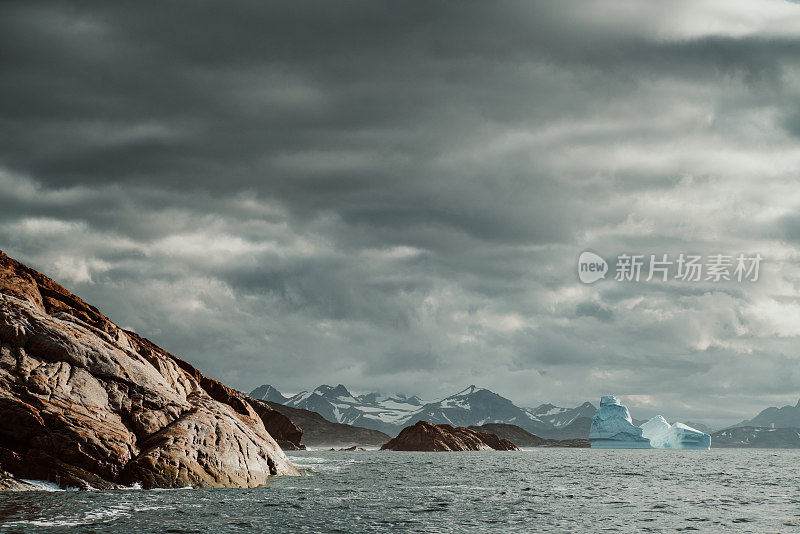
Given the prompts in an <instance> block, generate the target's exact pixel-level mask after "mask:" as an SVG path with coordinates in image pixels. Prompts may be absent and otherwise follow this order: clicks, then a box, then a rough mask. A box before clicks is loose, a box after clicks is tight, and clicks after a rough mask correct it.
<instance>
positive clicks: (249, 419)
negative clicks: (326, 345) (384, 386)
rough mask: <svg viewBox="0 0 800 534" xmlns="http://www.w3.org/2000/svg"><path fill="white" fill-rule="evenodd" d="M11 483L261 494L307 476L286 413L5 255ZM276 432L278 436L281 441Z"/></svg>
mask: <svg viewBox="0 0 800 534" xmlns="http://www.w3.org/2000/svg"><path fill="white" fill-rule="evenodd" d="M0 420H2V422H3V423H2V425H0V473H2V477H0V478H2V480H1V481H0V488H2V487H9V488H14V487H19V486H24V484H22V483H20V482H19V479H39V480H47V481H51V482H55V483H57V484H59V485H60V486H62V487H67V486H71V487H84V488H85V487H94V488H114V487H119V486H121V485H130V484H134V483H138V484H141V485H142V487H145V488H153V487H164V488H176V487H186V486H192V487H254V486H259V485H262V484H264V482H265V481H266V480H267V477H269V476H270V475H294V474H298V471H297V469H296V468H295V467H294V466H293V465H292V464H291V463H290V462H289V460H288V459H287V458H286V456H285V455H284V453H283V451H282V450H281V447H280V446H279V443H278V442H276V440H275V439H273V438H274V437H275V438H277V439H278V440H279V441H280V443H282V444H283V445H284V446H287V447H290V446H299V444H300V438H301V434H302V432H301V431H300V429H299V428H298V427H297V426H296V425H294V423H292V421H290V420H289V419H288V418H287V417H286V416H284V415H283V414H281V413H280V412H277V411H276V410H273V409H272V408H271V407H270V406H269V405H267V404H266V403H263V402H260V401H255V400H254V399H250V398H248V397H246V396H245V395H243V394H242V393H239V392H237V391H234V390H232V389H230V388H228V387H227V386H225V385H224V384H222V383H220V382H218V381H216V380H214V379H212V378H209V377H206V376H204V375H203V374H202V373H201V372H200V371H199V370H197V369H196V368H194V367H193V366H192V365H190V364H188V363H187V362H185V361H183V360H181V359H179V358H177V357H176V356H174V355H172V354H170V353H169V352H167V351H165V350H164V349H162V348H160V347H158V346H156V345H155V344H154V343H152V342H150V341H149V340H147V339H145V338H142V337H140V336H138V335H137V334H135V333H133V332H131V331H128V330H124V329H122V328H120V327H118V326H117V325H115V324H114V323H113V322H111V321H110V320H109V319H108V318H106V317H105V316H104V315H103V314H101V313H100V311H99V310H98V309H97V308H95V307H94V306H91V305H90V304H87V303H86V302H84V301H83V300H81V299H80V298H79V297H77V296H75V295H73V294H72V293H70V292H69V291H67V290H66V289H64V288H63V287H62V286H60V285H59V284H57V283H56V282H54V281H53V280H51V279H50V278H48V277H46V276H44V275H42V274H40V273H38V272H36V271H35V270H33V269H30V268H28V267H27V266H25V265H23V264H22V263H20V262H18V261H15V260H13V259H11V258H9V257H8V256H7V255H5V254H4V253H2V252H0ZM270 433H274V434H273V435H270Z"/></svg>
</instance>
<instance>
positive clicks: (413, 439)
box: [381, 421, 517, 452]
mask: <svg viewBox="0 0 800 534" xmlns="http://www.w3.org/2000/svg"><path fill="white" fill-rule="evenodd" d="M492 449H494V450H497V451H516V450H517V446H516V445H514V444H513V443H511V442H510V441H508V440H507V439H503V438H499V437H497V436H496V435H495V434H488V433H486V432H476V431H474V430H470V429H469V428H464V427H452V426H450V425H434V424H433V423H429V422H427V421H419V422H418V423H416V424H414V425H412V426H407V427H406V428H404V429H403V430H402V431H401V432H400V434H398V435H397V437H396V438H394V439H392V440H390V441H389V442H388V443H384V444H383V446H381V450H392V451H435V452H439V451H480V450H492Z"/></svg>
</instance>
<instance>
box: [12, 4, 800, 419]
mask: <svg viewBox="0 0 800 534" xmlns="http://www.w3.org/2000/svg"><path fill="white" fill-rule="evenodd" d="M561 4H563V3H560V4H558V3H551V2H499V3H491V4H487V3H479V2H433V3H431V2H419V3H418V2H404V3H402V4H397V3H396V2H336V3H333V2H310V3H301V4H298V3H281V2H266V3H265V2H246V1H241V2H236V3H225V2H204V3H197V2H186V3H180V2H177V3H170V5H169V6H168V7H165V6H163V5H161V4H154V5H153V6H150V7H145V6H144V5H143V4H141V3H140V2H131V3H127V2H113V3H102V2H97V3H91V2H77V3H73V4H70V5H66V4H63V3H40V2H8V3H5V4H4V5H3V6H2V8H0V9H2V10H3V16H2V17H0V49H1V50H3V54H2V58H1V59H0V68H2V71H3V75H2V78H1V79H0V80H1V81H0V121H2V126H3V127H2V129H1V130H0V132H2V133H0V135H2V143H0V248H2V249H3V250H6V251H7V252H8V253H9V254H11V255H13V256H16V257H18V258H20V259H22V260H23V261H26V262H28V263H30V264H32V265H34V266H35V267H37V268H39V269H41V270H43V271H45V272H47V273H50V274H52V275H53V276H55V277H57V278H59V279H60V280H62V281H63V282H65V283H66V284H67V285H68V286H69V287H70V288H71V289H73V290H74V291H76V292H78V293H80V294H81V295H82V296H84V297H85V298H86V299H87V300H89V301H91V302H93V303H95V304H97V305H99V306H100V307H101V308H102V309H103V311H104V312H106V313H107V314H108V315H110V316H111V317H112V318H113V319H114V320H116V321H117V322H119V323H121V324H123V325H126V326H130V327H133V328H135V329H136V330H137V331H139V332H141V333H142V334H144V335H146V336H149V337H151V338H153V339H154V341H156V342H158V343H160V344H162V345H164V346H165V347H166V348H168V349H170V350H172V351H175V352H178V353H181V354H183V355H184V356H185V357H186V358H188V359H190V360H191V361H193V362H195V363H197V364H198V365H200V366H201V367H203V368H205V369H206V370H207V371H208V372H210V373H212V374H214V375H217V376H219V377H221V378H222V379H224V380H227V381H229V382H230V383H232V385H234V386H237V387H240V388H242V389H249V388H251V387H254V386H256V385H258V384H260V383H263V382H269V383H272V384H274V385H275V386H277V387H279V388H280V389H283V390H288V391H292V390H298V389H300V388H306V387H309V386H313V385H315V384H317V383H321V382H344V383H346V384H348V385H350V386H352V387H353V388H354V389H356V390H358V389H372V388H380V389H384V390H394V389H400V390H403V391H407V392H408V393H417V394H421V395H423V396H427V397H436V396H440V395H444V394H446V393H449V392H450V390H451V389H457V388H460V387H461V386H463V385H464V384H467V383H473V382H477V383H481V384H483V385H485V386H487V387H491V388H493V389H495V390H496V391H498V392H500V393H501V394H504V395H506V396H508V397H510V398H512V399H514V400H515V401H517V402H518V403H520V404H534V403H538V402H544V401H555V402H559V403H562V404H569V403H577V402H581V401H583V400H585V399H586V398H587V397H597V396H598V395H600V394H601V393H604V392H608V391H613V392H616V393H618V394H620V395H622V396H626V395H628V396H629V397H630V404H631V405H632V407H638V409H639V410H640V412H639V413H642V414H649V413H651V412H652V413H655V411H657V410H658V409H660V408H665V407H667V409H668V410H669V413H668V414H667V415H669V416H672V417H684V418H691V419H693V420H701V421H703V420H707V421H708V422H711V423H714V422H726V421H727V422H730V421H733V420H736V419H741V418H743V417H744V416H749V415H751V414H750V412H751V411H752V410H753V409H755V408H760V407H762V406H764V405H768V404H774V403H782V402H790V401H791V402H792V403H794V402H796V399H794V400H792V399H793V398H794V397H797V396H798V379H799V378H800V377H797V376H796V373H795V371H794V367H795V365H794V363H795V361H796V357H797V355H796V351H795V347H796V339H797V336H798V335H800V327H799V326H797V325H800V305H798V304H797V300H796V284H797V280H798V277H800V269H798V264H799V262H798V255H797V253H796V251H795V248H794V243H795V242H796V240H797V235H798V231H797V226H798V225H797V220H798V217H799V216H800V215H798V205H800V193H798V191H800V189H799V188H798V184H797V176H798V173H797V171H798V167H800V165H799V164H800V150H798V146H797V133H798V130H799V129H798V126H797V125H798V118H797V117H798V116H800V115H798V111H797V102H798V101H800V71H798V60H797V58H798V57H800V56H798V52H800V11H797V12H796V10H797V9H798V8H796V6H793V5H792V4H789V3H782V2H766V3H765V4H764V7H763V12H761V13H760V14H759V16H758V17H756V16H752V14H749V13H747V12H745V13H744V15H743V14H742V13H739V12H738V11H737V8H736V6H734V5H733V4H732V3H728V4H720V3H715V2H711V1H708V2H696V3H685V2H674V3H659V5H658V6H656V5H653V6H649V8H646V7H645V6H643V5H638V6H636V5H634V4H630V5H628V4H624V3H622V4H620V3H611V4H608V5H606V4H604V3H597V2H581V3H570V4H569V5H568V6H567V5H561ZM612 4H613V5H612ZM720 6H722V7H720ZM720 10H721V11H720ZM745 11H746V10H745ZM721 12H722V13H723V14H724V15H725V16H720V13H721ZM666 13H669V14H670V15H671V16H670V17H666V16H664V15H665V14H666ZM679 15H680V16H679ZM698 28H701V29H698ZM704 28H711V30H707V29H704ZM585 248H591V249H593V250H597V251H599V252H602V253H604V254H606V255H609V256H611V255H614V254H617V253H619V252H624V251H629V252H643V253H649V252H652V253H677V252H691V251H694V252H700V253H704V254H710V253H714V252H728V253H737V252H760V253H761V254H762V255H764V256H766V257H767V258H768V263H767V264H765V267H764V269H765V271H764V273H763V275H762V280H761V281H760V282H759V283H757V284H753V285H751V286H741V285H736V284H727V285H725V284H723V285H720V286H708V285H697V286H691V285H686V284H683V285H681V284H677V283H671V284H664V285H654V284H649V285H646V284H632V285H624V284H615V283H611V282H605V283H600V284H598V285H596V286H591V287H586V286H581V285H580V284H579V283H578V282H577V278H576V276H575V273H574V269H575V260H576V258H577V255H578V254H579V252H580V251H581V250H583V249H585ZM590 400H594V399H590ZM740 415H741V416H742V417H739V416H740Z"/></svg>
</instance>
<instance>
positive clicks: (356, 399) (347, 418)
mask: <svg viewBox="0 0 800 534" xmlns="http://www.w3.org/2000/svg"><path fill="white" fill-rule="evenodd" d="M261 387H264V386H261ZM257 389H259V388H257ZM257 389H256V390H257ZM272 389H273V390H274V389H275V388H272ZM256 390H254V392H255V391H256ZM276 391H277V390H276ZM275 402H281V401H275ZM281 404H285V405H286V406H291V407H293V408H302V409H304V410H310V411H312V412H317V413H318V414H320V415H321V416H322V417H324V418H325V419H327V420H328V421H331V422H334V423H344V424H347V425H353V426H360V427H364V428H371V429H373V430H380V431H381V432H386V433H387V434H390V435H395V434H397V432H399V431H400V430H401V429H402V428H403V426H404V424H403V423H404V422H405V421H407V420H408V419H409V418H410V417H411V415H412V414H413V413H414V412H416V411H418V410H419V409H420V407H421V406H422V404H423V403H422V401H421V400H420V398H419V397H414V396H412V397H408V396H406V395H402V394H399V393H398V394H394V395H380V394H378V393H366V394H363V395H358V396H355V395H353V394H352V393H350V391H348V390H347V388H346V387H345V386H343V385H342V384H339V385H338V386H336V387H332V386H328V385H322V386H320V387H318V388H317V389H315V390H314V391H311V392H308V391H301V392H300V393H298V394H297V395H295V396H293V397H291V398H289V399H287V400H285V401H283V402H281Z"/></svg>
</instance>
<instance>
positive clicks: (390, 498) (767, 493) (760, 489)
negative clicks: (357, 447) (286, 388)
mask: <svg viewBox="0 0 800 534" xmlns="http://www.w3.org/2000/svg"><path fill="white" fill-rule="evenodd" d="M290 456H291V458H292V460H293V461H294V462H295V463H296V464H297V465H298V466H300V467H301V468H302V469H303V472H304V476H302V477H277V478H274V479H273V480H271V481H270V483H269V484H267V485H266V486H265V487H262V488H257V489H250V490H221V489H217V490H190V489H186V490H166V491H144V490H136V489H131V490H124V491H37V492H25V493H22V492H19V493H5V494H0V532H136V533H147V532H293V533H294V532H403V531H409V532H475V531H498V532H601V531H603V532H675V531H697V530H700V531H707V532H758V533H763V532H800V451H796V450H764V449H762V450H752V449H751V450H744V449H738V450H735V449H712V450H711V451H669V450H637V451H624V450H591V449H534V450H526V451H519V452H494V451H492V452H484V451H481V452H464V453H401V452H380V451H367V452H323V451H303V452H292V453H290Z"/></svg>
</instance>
